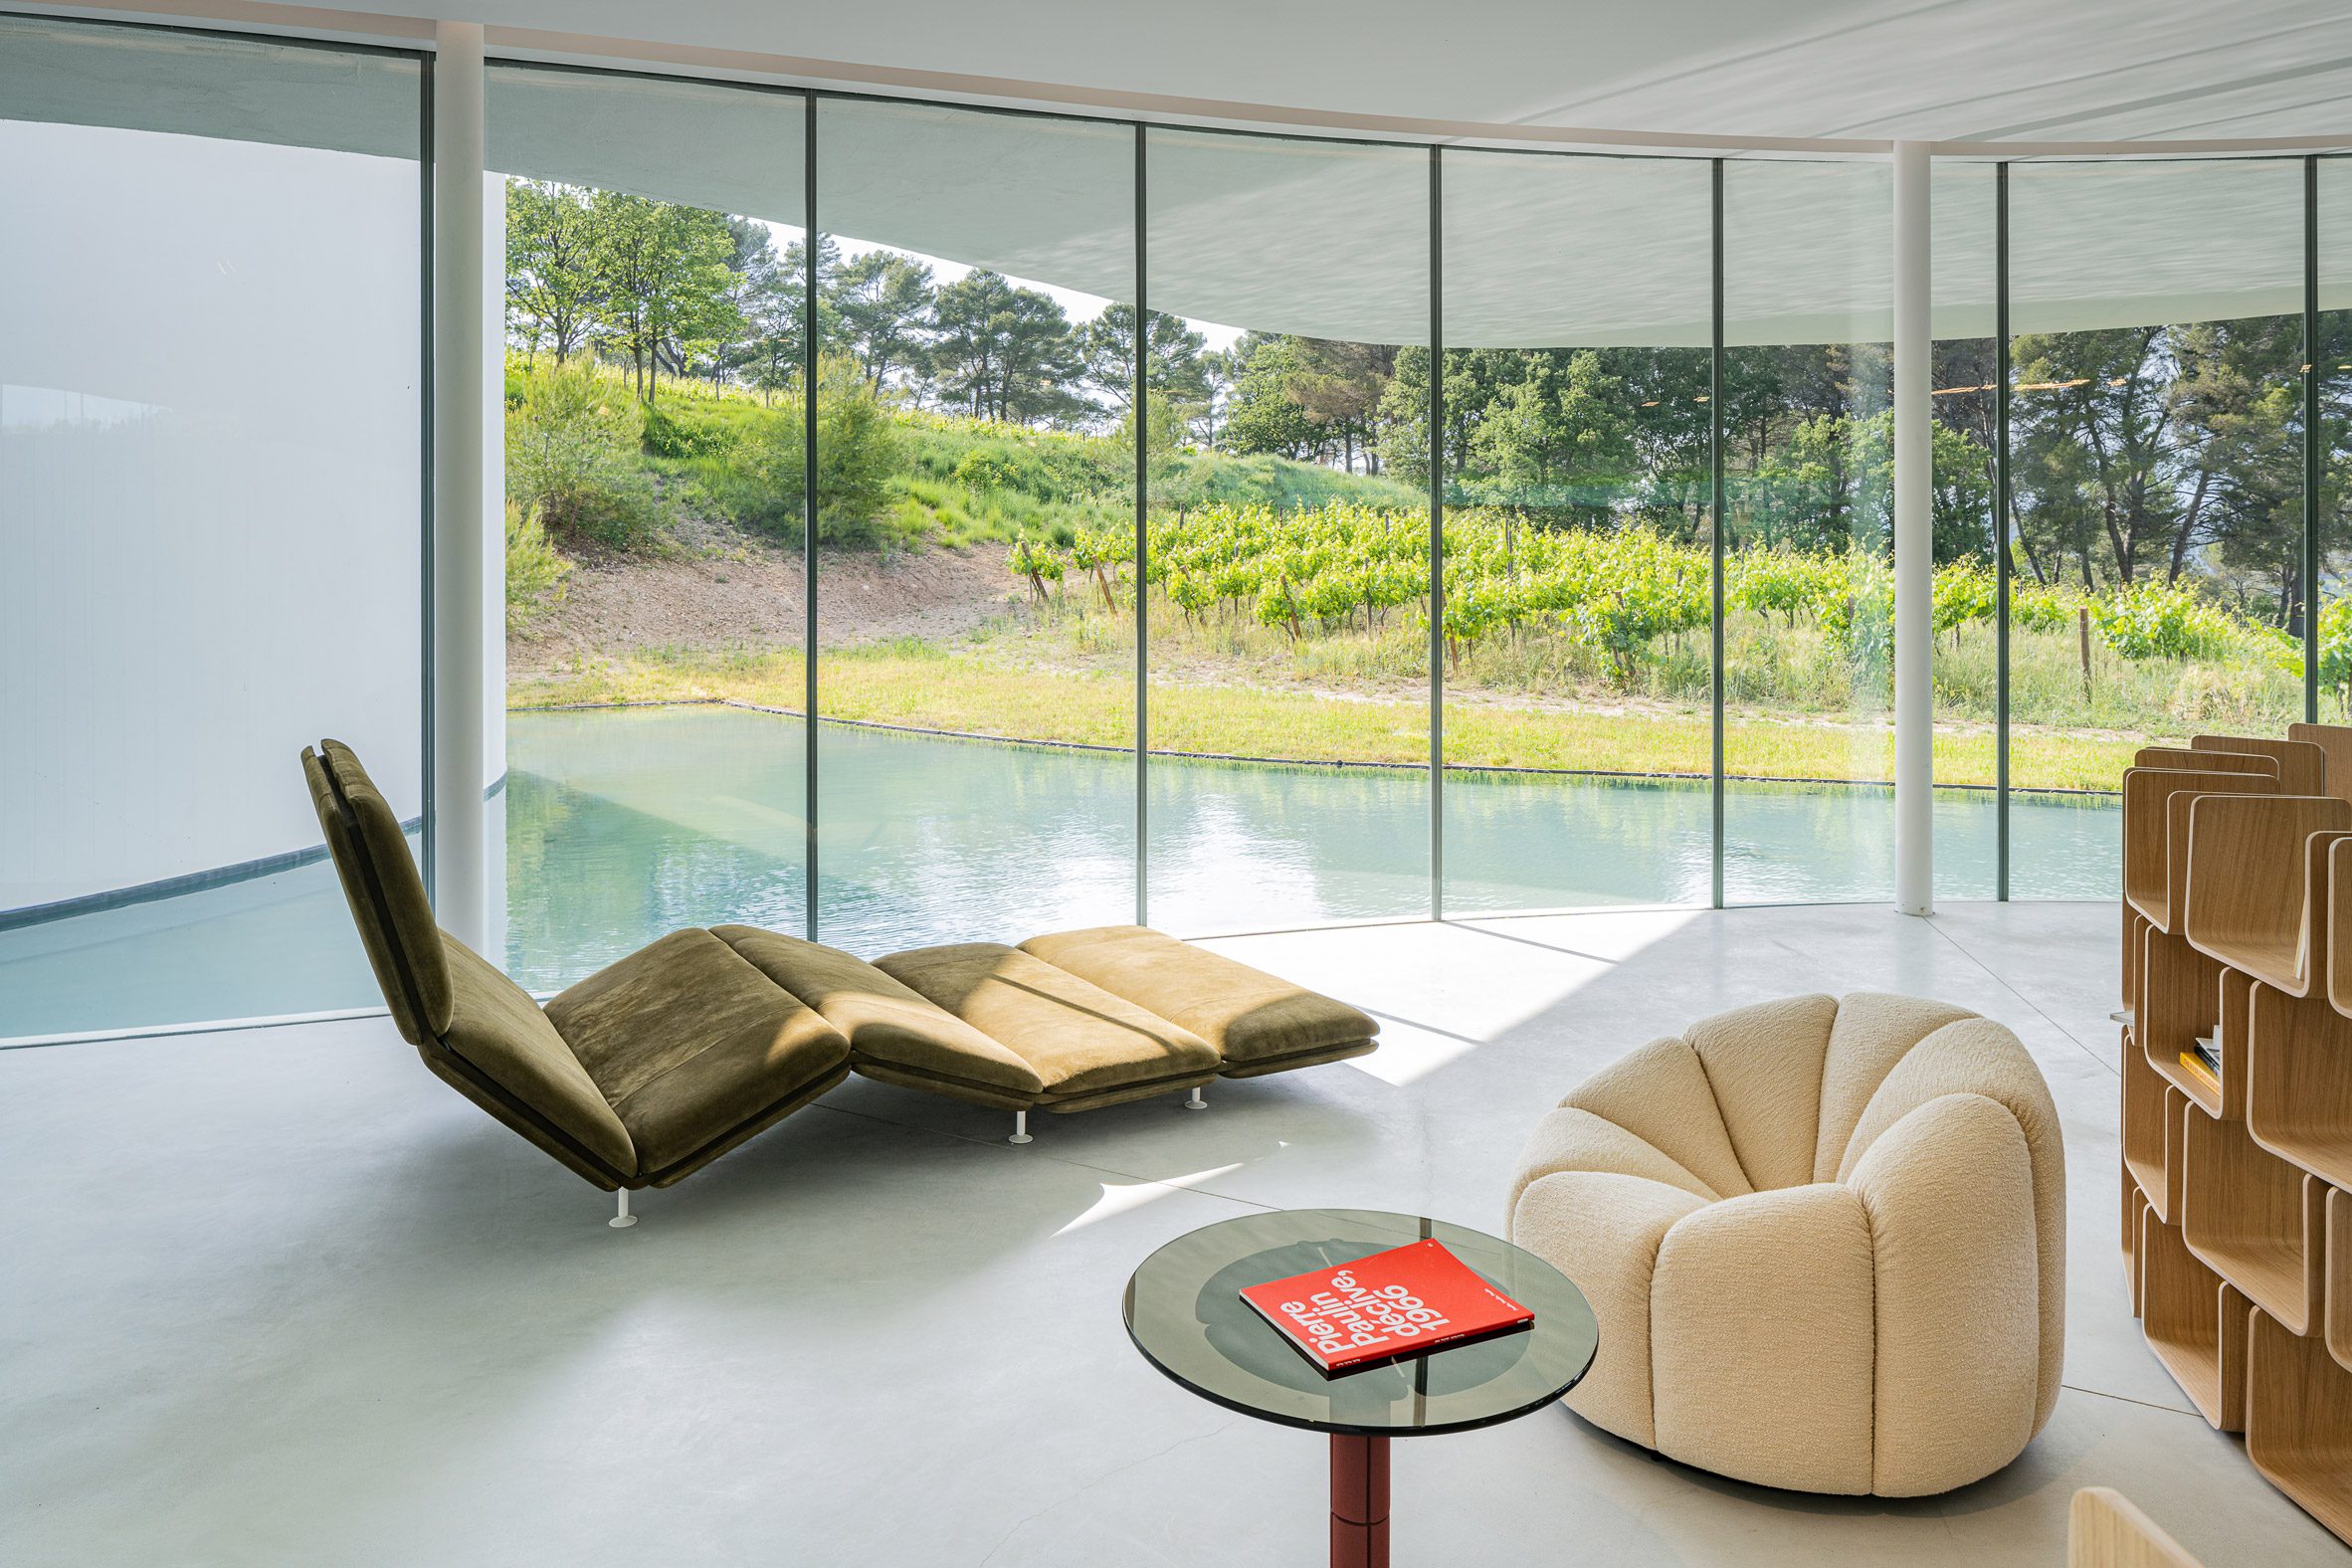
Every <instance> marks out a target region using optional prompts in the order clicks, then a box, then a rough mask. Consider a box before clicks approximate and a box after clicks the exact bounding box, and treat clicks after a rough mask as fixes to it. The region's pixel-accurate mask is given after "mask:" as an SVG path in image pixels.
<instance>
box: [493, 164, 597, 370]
mask: <svg viewBox="0 0 2352 1568" xmlns="http://www.w3.org/2000/svg"><path fill="white" fill-rule="evenodd" d="M595 239H596V229H595V222H594V218H593V216H592V214H591V212H590V209H589V198H588V193H587V192H585V191H583V190H580V189H578V188H577V187H575V186H570V185H558V184H555V183H553V182H552V181H544V180H521V179H515V180H508V181H507V182H506V311H507V319H508V320H509V321H510V322H515V323H520V324H521V325H522V326H523V327H524V330H523V331H522V332H521V333H519V334H518V335H519V336H520V338H521V341H522V345H523V348H524V351H525V354H526V356H528V357H530V358H533V359H535V358H536V357H537V354H538V348H539V344H540V343H541V342H542V341H544V342H546V344H547V346H548V347H549V348H551V349H553V350H554V352H555V358H556V362H557V363H559V364H560V363H561V362H563V361H564V360H566V359H568V358H570V357H571V355H572V354H573V353H574V352H575V351H576V350H578V349H579V348H580V347H581V346H582V345H584V344H585V343H586V342H587V340H588V336H589V333H590V332H591V331H592V330H593V329H594V327H595V325H596V319H597V310H598V308H599V306H600V305H601V304H602V303H603V295H602V294H601V292H600V291H599V289H598V286H597V277H596V271H595V266H594V254H593V253H594V248H595Z"/></svg>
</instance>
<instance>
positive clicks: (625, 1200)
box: [604, 1187, 637, 1231]
mask: <svg viewBox="0 0 2352 1568" xmlns="http://www.w3.org/2000/svg"><path fill="white" fill-rule="evenodd" d="M620 1194H621V1212H620V1213H618V1214H616V1215H614V1216H613V1217H612V1218H611V1219H609V1220H607V1221H605V1222H604V1223H605V1224H607V1225H609V1226H611V1227H612V1228H613V1229H614V1230H616V1231H626V1230H627V1229H629V1227H631V1226H632V1225H635V1224H636V1223H637V1216H636V1215H634V1214H631V1213H630V1212H629V1189H628V1188H626V1187H623V1188H621V1189H620Z"/></svg>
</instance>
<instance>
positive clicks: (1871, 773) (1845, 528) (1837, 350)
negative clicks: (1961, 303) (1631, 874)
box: [1723, 160, 1894, 903]
mask: <svg viewBox="0 0 2352 1568" xmlns="http://www.w3.org/2000/svg"><path fill="white" fill-rule="evenodd" d="M1891 198H1892V188H1891V176H1890V174H1889V172H1888V170H1887V168H1886V166H1885V165H1884V164H1883V163H1770V162H1748V161H1738V160H1735V161H1733V162H1731V163H1729V164H1728V165H1726V167H1725V170H1724V185H1723V254H1724V260H1723V308H1724V344H1725V353H1724V366H1723V402H1724V407H1723V443H1724V445H1723V468H1724V484H1725V489H1726V491H1727V493H1726V515H1725V518H1724V541H1723V543H1724V583H1723V605H1724V670H1723V684H1724V710H1725V717H1724V742H1723V752H1724V756H1723V765H1724V772H1725V774H1726V776H1727V782H1726V785H1725V791H1724V808H1723V883H1724V892H1723V896H1724V899H1725V901H1726V902H1729V903H1805V902H1820V901H1829V900H1835V899H1849V898H1851V899H1860V898H1884V897H1890V896H1892V891H1893V882H1894V878H1893V867H1894V815H1893V800H1894V792H1893V787H1892V780H1893V777H1894V725H1893V711H1892V709H1893V684H1894V672H1893V657H1892V656H1893V632H1894V549H1893V519H1892V515H1891V484H1890V482H1891V480H1892V477H1893V476H1892V469H1893V450H1892V436H1893V414H1892V411H1891V408H1890V406H1889V405H1890V398H1891V395H1892V390H1893V388H1892V364H1891V356H1890V354H1889V351H1888V346H1887V337H1888V334H1889V332H1890V331H1891V321H1890V314H1891V298H1890V295H1889V292H1888V291H1889V284H1888V273H1887V266H1888V245H1889V237H1890V235H1891V233H1892V224H1893V217H1892V210H1891V206H1890V203H1891Z"/></svg>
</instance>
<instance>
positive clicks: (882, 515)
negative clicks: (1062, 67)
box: [817, 99, 1135, 952]
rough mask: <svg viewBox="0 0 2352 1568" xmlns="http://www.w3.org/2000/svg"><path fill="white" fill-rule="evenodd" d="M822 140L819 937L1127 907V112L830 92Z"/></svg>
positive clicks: (996, 935)
mask: <svg viewBox="0 0 2352 1568" xmlns="http://www.w3.org/2000/svg"><path fill="white" fill-rule="evenodd" d="M817 160H818V198H819V203H820V206H819V214H818V223H819V228H820V230H821V231H822V232H823V234H824V236H825V240H824V246H825V251H824V255H823V256H822V257H821V259H820V274H819V291H818V293H819V322H820V343H821V348H822V352H823V357H822V360H821V363H820V368H819V372H818V418H819V430H818V450H817V484H818V495H817V505H818V542H819V547H820V549H819V564H818V589H819V600H820V606H819V612H818V632H819V638H818V642H819V648H820V654H821V657H820V668H819V671H818V711H819V713H820V715H821V719H822V722H821V724H820V726H819V730H818V736H817V755H818V820H819V824H820V830H819V831H820V837H819V844H818V868H819V874H820V878H821V882H820V885H819V889H818V897H819V909H818V930H819V934H820V937H821V938H822V939H823V940H826V941H829V942H840V943H845V944H848V945H850V946H852V947H856V948H858V949H859V950H861V951H867V952H873V951H880V950H886V949H890V948H900V947H911V946H917V945H921V944H924V943H930V942H950V941H971V940H975V939H982V938H987V939H996V940H1003V941H1019V940H1021V939H1023V938H1024V937H1028V936H1032V935H1035V934H1037V933H1038V932H1039V931H1042V930H1049V929H1059V928H1063V927H1068V926H1077V925H1091V924H1102V923H1106V922H1114V921H1127V920H1132V919H1133V918H1134V917H1135V880H1134V854H1135V787H1134V761H1133V752H1132V747H1133V745H1134V739H1135V718H1134V689H1135V687H1134V659H1135V610H1134V603H1135V598H1134V572H1133V557H1134V538H1135V528H1134V493H1135V491H1134V474H1135V458H1134V451H1135V449H1134V436H1133V427H1134V420H1133V415H1132V412H1131V409H1132V404H1133V387H1132V383H1133V355H1134V337H1135V310H1134V304H1133V299H1134V293H1135V261H1134V225H1135V187H1134V169H1135V133H1134V131H1133V130H1132V129H1131V128H1130V127H1126V126H1120V125H1110V124H1101V123H1095V122H1088V121H1081V120H1070V119H1054V118H1047V117H1041V116H1028V115H1014V114H997V113H987V112H981V111H976V110H968V109H953V108H940V107H931V106H927V105H920V104H905V103H876V102H864V101H856V100H846V99H845V100H835V99H827V100H825V101H824V102H822V103H821V104H820V105H819V108H818V135H817ZM914 739H919V740H921V741H923V742H925V757H926V762H925V765H924V766H923V767H922V768H921V769H920V770H919V771H918V772H914V773H909V774H905V775H899V774H897V773H895V772H894V771H893V770H892V768H891V766H890V765H889V759H891V758H892V757H894V756H898V755H901V754H903V752H904V750H905V745H904V742H905V741H907V740H914ZM982 845H986V846H989V848H988V849H987V850H986V851H984V852H978V853H980V854H981V857H982V858H981V860H979V861H974V860H973V859H972V858H971V857H973V855H974V854H975V853H976V850H977V847H978V846H982Z"/></svg>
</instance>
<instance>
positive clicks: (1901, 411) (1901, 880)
mask: <svg viewBox="0 0 2352 1568" xmlns="http://www.w3.org/2000/svg"><path fill="white" fill-rule="evenodd" d="M1931 167H1932V165H1931V163H1930V161H1929V159H1928V156H1927V146H1926V144H1925V143H1924V142H1917V141H1898V142H1896V143H1895V144H1894V906H1895V908H1896V909H1898V910H1900V911H1901V912H1902V913H1904V914H1926V913H1928V912H1930V910H1931V909H1932V908H1933V905H1934V887H1935V844H1934V838H1935V813H1934V789H1935V750H1934V739H1935V730H1934V726H1935V681H1934V673H1933V661H1934V658H1935V636H1934V631H1933V621H1932V614H1933V612H1932V606H1931V602H1932V598H1933V595H1934V587H1935V584H1934V577H1933V567H1934V537H1935V535H1934V528H1933V525H1932V523H1931V521H1930V513H1929V508H1930V506H1931V504H1932V502H1933V498H1934V475H1933V471H1932V465H1933V463H1934V453H1935V445H1934V440H1933V431H1932V422H1933V420H1934V418H1935V414H1934V409H1933V405H1932V402H1931V395H1932V387H1931V384H1930V380H1929V376H1930V371H1931V361H1932V358H1933V355H1934V352H1935V327H1934V322H1933V312H1932V304H1931V283H1932V277H1931V273H1930V264H1929V259H1928V253H1929V241H1930V228H1931V224H1930V217H1931V208H1930V206H1929V202H1928V180H1929V173H1930V169H1931Z"/></svg>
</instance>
